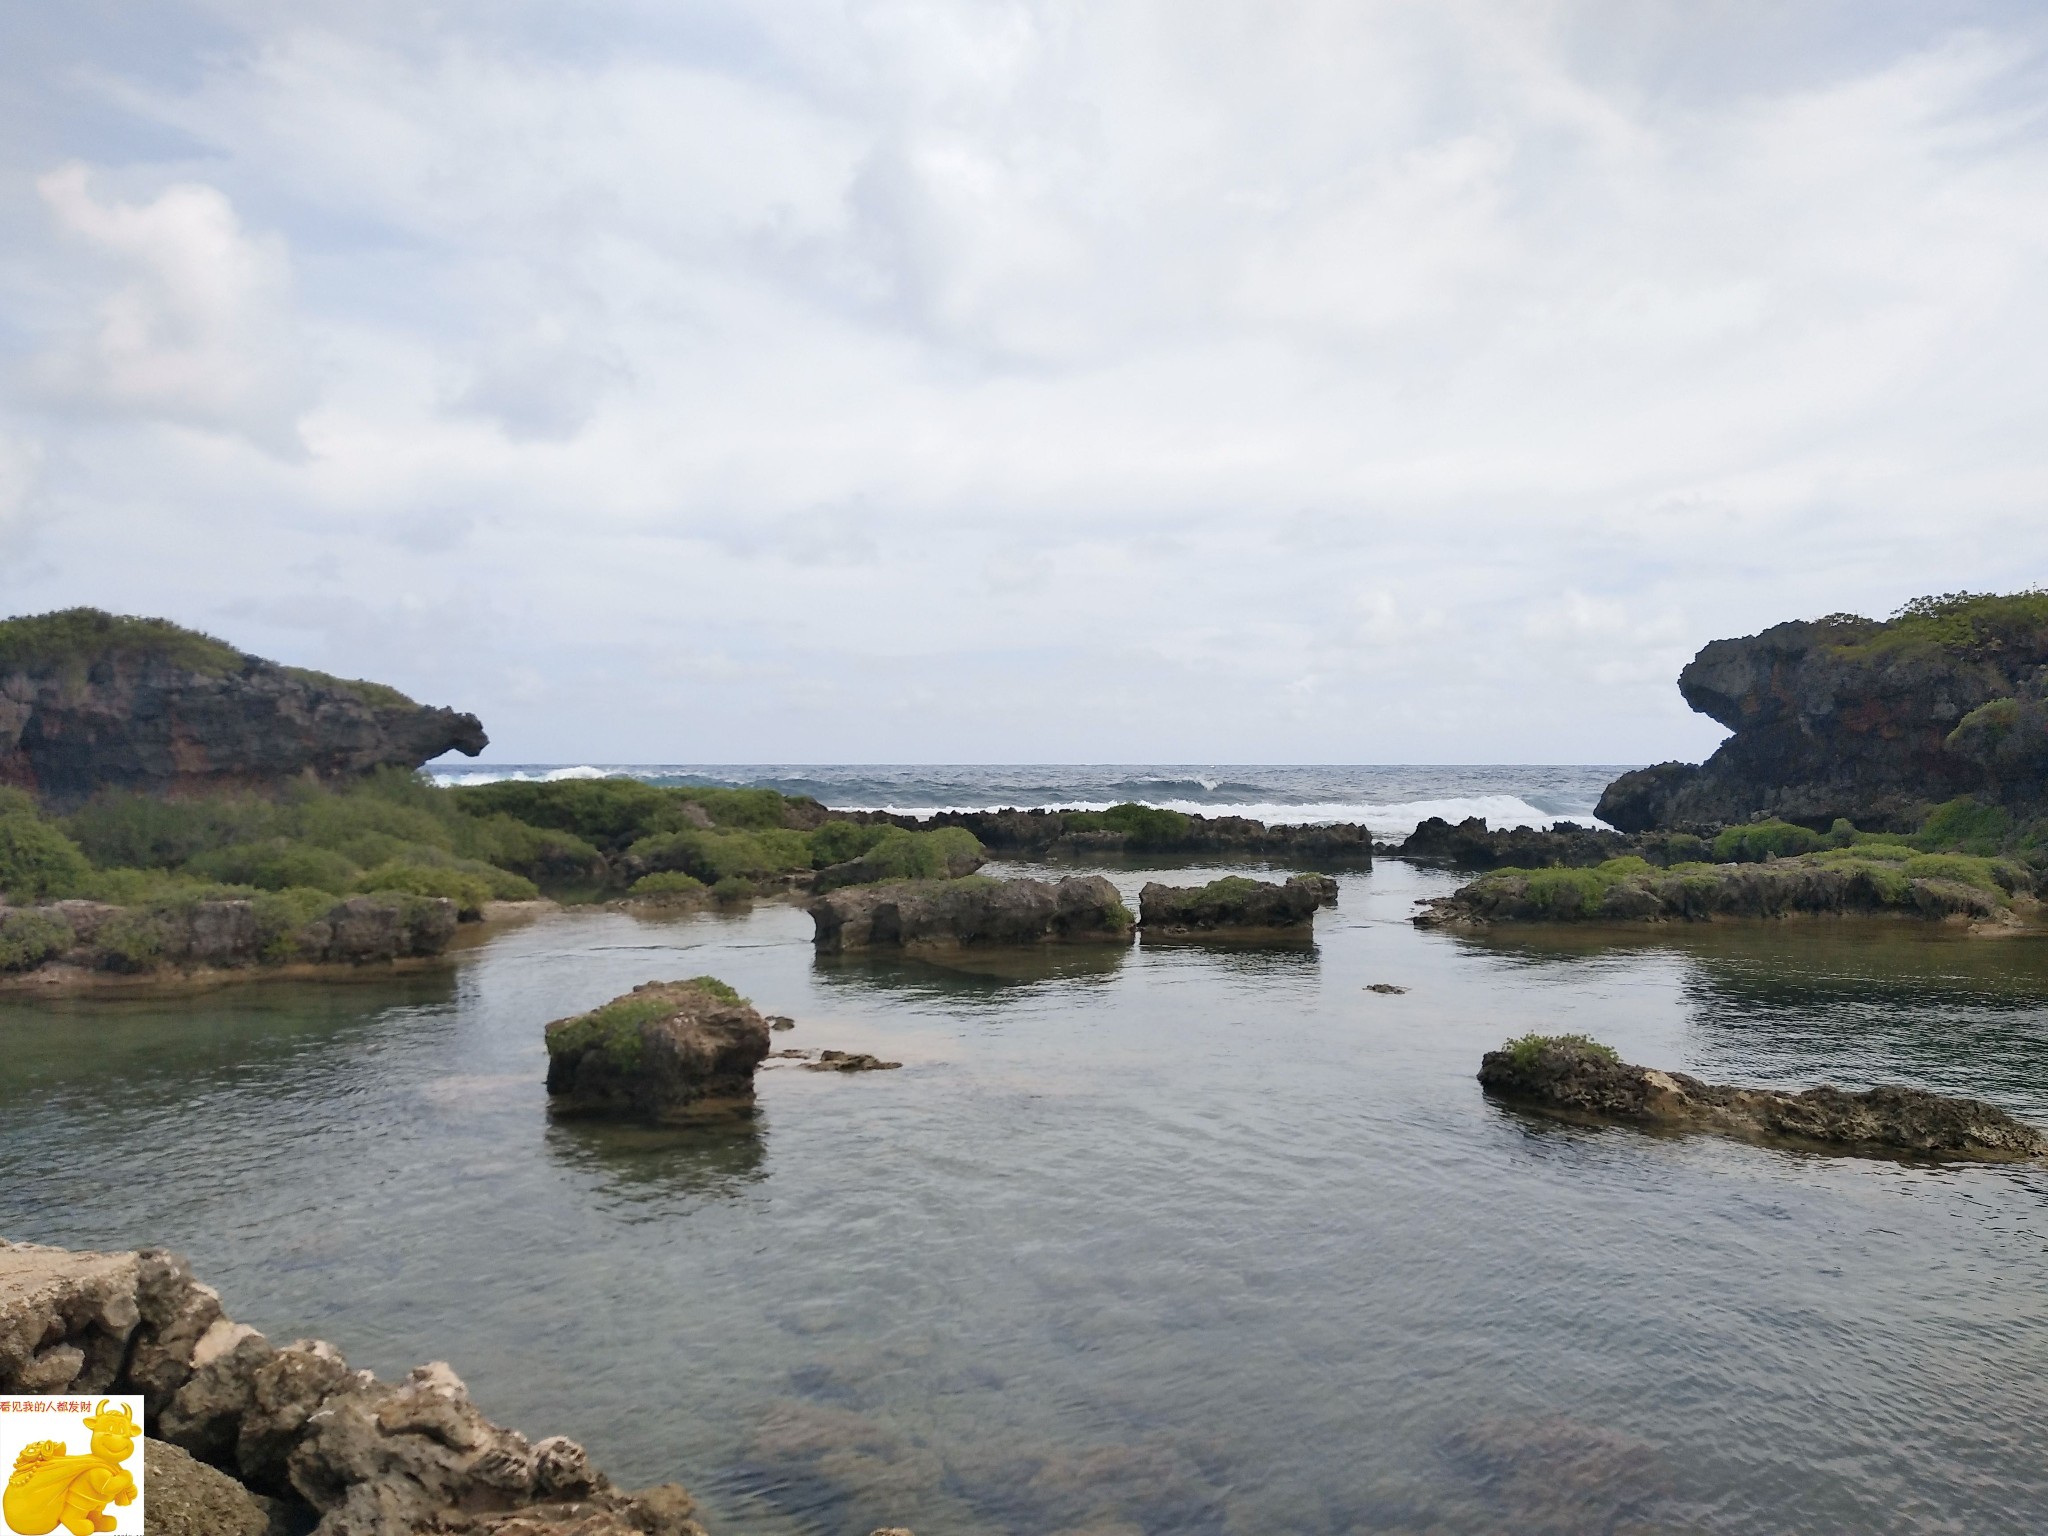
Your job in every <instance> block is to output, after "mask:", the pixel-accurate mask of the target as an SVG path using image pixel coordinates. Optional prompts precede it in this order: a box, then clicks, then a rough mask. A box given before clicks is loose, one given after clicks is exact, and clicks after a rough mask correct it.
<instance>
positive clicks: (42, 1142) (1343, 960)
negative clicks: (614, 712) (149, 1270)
mask: <svg viewBox="0 0 2048 1536" xmlns="http://www.w3.org/2000/svg"><path fill="white" fill-rule="evenodd" d="M1110 873H1111V875H1112V878H1114V879H1116V880H1118V882H1119V883H1120V884H1123V885H1124V886H1126V888H1127V889H1129V890H1131V891H1132V892H1133V893H1134V892H1135V888H1136V886H1137V885H1138V884H1139V883H1142V881H1143V879H1144V878H1146V877H1145V875H1144V874H1143V873H1141V872H1136V871H1131V870H1114V871H1110ZM1211 873H1213V872H1209V871H1198V870H1179V871H1176V872H1174V873H1173V874H1170V875H1168V876H1166V877H1165V878H1168V879H1171V880H1175V881H1191V880H1194V879H1197V878H1203V879H1206V878H1208V877H1209V875H1210V874H1211ZM1450 883H1451V882H1450V881H1449V880H1448V879H1446V877H1443V876H1440V875H1436V874H1431V873H1427V872H1421V871H1416V870H1412V869H1410V868H1408V867H1406V866H1403V865H1400V864H1391V863H1390V864H1382V865H1381V866H1380V867H1378V868H1377V869H1375V870H1374V871H1373V872H1371V873H1370V874H1362V875H1352V876H1346V877H1344V880H1343V897H1342V902H1341V905H1339V906H1338V907H1337V908H1335V909H1334V910H1327V911H1325V912H1323V913H1322V914H1321V915H1320V916H1319V918H1318V922H1317V942H1316V944H1315V946H1314V947H1313V948H1312V949H1301V950H1257V949H1204V948H1197V947H1190V946H1173V947H1170V948H1152V947H1143V946H1141V947H1138V948H1136V949H1133V950H1131V951H1129V952H1119V953H1085V952H1084V953H1074V954H1066V955H1059V956H1051V957H1046V958H1043V959H1037V960H1025V961H1011V962H1007V963H1004V962H992V963H987V964H983V965H979V966H975V967H973V968H969V969H958V968H944V967H938V966H932V965H921V964H915V963H900V962H899V963H889V962H880V961H876V962H863V961H847V962H841V963H830V964H828V963H822V962H818V961H815V960H814V959H813V957H812V954H811V950H810V944H809V937H810V921H809V919H808V918H807V917H806V916H805V915H804V914H803V913H802V912H801V911H800V910H798V909H795V908H792V907H787V906H779V905H778V906H760V907H757V908H755V909H754V910H753V911H752V912H751V913H749V914H747V915H744V916H740V917H731V918H726V917H718V916H709V915H707V916H700V917H694V918H681V919H676V920H672V921H647V920H640V919H636V918H632V917H626V916H621V915H618V914H610V913H587V914H563V915H560V916H556V917H550V918H546V919H543V920H540V921H537V922H534V923H532V924H531V925H529V926H526V927H523V928H517V929H512V930H508V931H505V932H502V933H499V934H496V935H494V936H493V937H491V938H490V939H489V940H488V941H486V942H484V943H482V944H481V945H479V946H478V947H476V948H474V949H473V950H470V951H468V952H466V953H465V954H464V955H463V956H462V957H461V959H460V960H459V962H458V963H457V964H456V965H455V966H454V967H453V968H452V969H451V970H450V971H448V972H446V973H443V974H436V975H431V976H415V977H409V978H403V979H386V980H381V981H364V982H359V983H354V984H349V985H342V986H330V987H312V986H304V985H283V984H254V985H249V986H245V987H241V988H236V989H229V990H222V991H216V992H212V993H207V994H202V995H198V996H189V997H174V998H157V999H151V1000H143V999H131V1000H121V1001H90V1002H88V1001H71V1002H60V1003H51V1002H40V1003H31V1002H26V1001H21V1000H18V999H8V1000H4V1001H0V1235H5V1236H7V1237H11V1238H15V1239H25V1240H30V1241H36V1242H46V1243H57V1244H64V1245H67V1246H74V1247H96V1248H118V1247H128V1246H134V1245H139V1244H161V1245H164V1246H168V1247H171V1248H175V1249H177V1250H179V1251H181V1252H183V1253H185V1254H187V1255H189V1256H190V1258H191V1259H192V1262H193V1264H194V1265H195V1267H196V1268H197V1270H198V1271H199V1273H200V1275H201V1276H202V1277H204V1278H206V1279H207V1280H209V1281H211V1282H212V1283H214V1284H215V1285H217V1286H219V1287H220V1288H221V1290H222V1291H223V1293H224V1295H225V1298H226V1301H227V1304H228V1307H229V1310H230V1311H231V1312H232V1313H233V1315H235V1316H236V1317H238V1318H240V1319H242V1320H244V1321H248V1322H251V1323H254V1324H256V1325H257V1326H258V1327H261V1328H263V1329H264V1330H265V1331H267V1332H269V1333H270V1334H271V1335H272V1336H273V1337H274V1338H281V1339H288V1338H292V1337H296V1336H300V1335H314V1336H319V1337H324V1338H328V1339H331V1340H333V1341H334V1342H335V1343H336V1344H338V1345H339V1346H340V1347H341V1348H342V1349H343V1350H344V1351H345V1352H346V1353H347V1355H348V1356H349V1358H350V1360H351V1361H352V1362H353V1363H355V1364H357V1365H365V1366H369V1367H372V1368H374V1369H376V1370H378V1371H379V1372H380V1373H386V1374H396V1373H400V1372H402V1371H403V1370H404V1369H405V1368H406V1367H408V1366H410V1365H412V1364H414V1363H417V1362H419V1361H422V1360H426V1359H446V1360H448V1361H450V1362H452V1363H453V1364H454V1366H455V1367H456V1369H457V1370H458V1371H459V1372H460V1373H461V1374H462V1376H463V1377H464V1378H465V1379H466V1380H467V1381H468V1382H469V1384H470V1387H471V1390H472V1392H473V1393H474V1395H475V1396H476V1398H477V1400H478V1402H479V1403H480V1404H481V1405H482V1407H483V1408H484V1410H485V1411H486V1412H487V1413H489V1414H491V1415H492V1416H493V1417H494V1418H497V1419H498V1420H500V1421H501V1422H505V1423H508V1424H512V1425H516V1426H518V1427H519V1428H521V1429H523V1430H525V1431H526V1432H528V1433H529V1434H530V1435H534V1436H539V1435H542V1434H549V1433H557V1432H559V1433H567V1434H571V1435H574V1436H576V1437H577V1438H579V1439H581V1440H583V1441H584V1442H585V1443H587V1444H588V1445H589V1446H590V1448H591V1450H592V1451H593V1453H594V1454H595V1456H596V1457H597V1459H598V1461H599V1463H600V1464H601V1465H602V1466H604V1467H605V1468H606V1469H607V1470H609V1471H610V1472H611V1473H612V1474H613V1476H614V1477H615V1478H616V1479H618V1480H619V1481H621V1482H624V1483H628V1484H637V1483H644V1482H652V1481H659V1480H667V1479H675V1480H678V1481H681V1482H683V1483H685V1484H687V1485H688V1486H689V1487H690V1489H691V1490H692V1492H694V1493H695V1494H696V1495H697V1496H698V1498H699V1500H700V1502H701V1503H702V1504H703V1505H704V1507H705V1519H706V1521H707V1524H709V1525H710V1526H711V1528H712V1530H713V1531H714V1532H715V1533H717V1536H770V1533H773V1536H796V1533H804V1536H865V1533H867V1532H868V1531H870V1530H872V1529H873V1528H875V1527H877V1526H881V1525H892V1524H893V1525H907V1526H910V1527H911V1528H913V1529H914V1530H916V1531H917V1532H918V1536H956V1533H957V1536H981V1533H999V1532H1000V1533H1010V1532H1015V1533H1019V1536H1023V1533H1031V1536H1053V1533H1070V1536H1081V1533H1088V1536H1135V1533H1146V1536H1206V1533H1229V1536H1255V1533H1256V1536H1275V1533H1303V1536H1325V1533H1327V1536H1339V1533H1352V1532H1357V1533H1364V1532H1415V1533H1422V1532H1429V1533H1436V1536H1452V1533H1457V1536H1463V1533H1480V1532H1487V1533H1497V1532H1509V1531H1512V1532H1516V1533H1527V1532H1560V1533H1562V1532H1572V1533H1579V1532H1731V1533H1732V1532H1745V1533H1749V1532H1753V1533H1767V1532H1768V1533H1782V1532H1785V1531H1793V1530H1796V1531H1800V1532H1805V1533H1827V1532H1840V1533H1845V1536H1846V1533H1859V1536H1864V1533H1872V1532H1908V1531H1910V1532H1969V1533H1991V1532H2014V1533H2018V1532H2038V1531H2040V1530H2041V1529H2042V1528H2043V1524H2044V1514H2043V1511H2044V1510H2048V1456H2044V1453H2043V1449H2042V1448H2043V1446H2044V1445H2048V1172H2044V1171H2043V1170H2042V1169H2040V1168H2035V1167H2021V1168H2014V1167H1927V1166H1911V1165H1906V1164H1901V1163H1894V1162H1882V1161H1868V1160H1862V1159H1850V1158H1841V1157H1828V1156H1820V1155H1814V1154H1809V1153H1800V1152H1790V1151H1783V1150H1775V1149H1769V1148H1761V1147H1755V1146H1749V1145H1744V1144H1740V1143H1734V1142H1729V1141H1722V1140H1715V1139H1709V1138H1668V1137H1653V1136H1648V1135H1644V1134H1639V1133H1636V1132H1633V1131H1628V1130H1621V1129H1605V1130H1602V1129H1588V1128H1582V1127H1576V1126H1568V1125H1563V1124H1559V1123H1554V1122H1546V1121H1542V1120H1538V1119H1532V1118H1529V1117H1526V1116H1523V1115H1520V1114H1518V1113H1515V1112H1512V1111H1508V1110H1505V1109H1502V1108H1500V1107H1499V1106H1496V1105H1494V1104H1491V1103H1489V1102H1488V1101H1486V1100H1485V1099H1484V1098H1483V1097H1482V1096H1481V1095H1480V1092H1479V1089H1478V1086H1477V1084H1476V1083H1475V1082H1474V1081H1473V1073H1474V1072H1475V1070H1476V1069H1477V1067H1478V1062H1479V1057H1480V1054H1481V1053H1482V1052H1483V1051H1485V1050H1486V1049H1488V1048H1489V1047H1491V1046H1494V1045H1497V1044H1499V1043H1500V1041H1501V1040H1503V1039H1504V1038H1506V1037H1508V1036H1510V1035H1515V1034H1520V1033H1522V1032H1524V1031H1527V1030H1530V1029H1542V1030H1546V1031H1558V1030H1578V1031H1584V1032H1587V1033H1590V1034H1593V1035H1596V1036H1598V1037H1599V1038H1601V1039H1603V1040H1606V1041H1608V1042H1609V1043H1611V1044H1613V1045H1615V1046H1616V1047H1618V1048H1619V1049H1620V1050H1621V1051H1622V1053H1623V1054H1624V1055H1625V1056H1627V1057H1628V1058H1630V1059H1632V1060H1636V1061H1641V1062H1645V1063H1648V1064H1652V1065H1658V1066H1670V1067H1680V1068H1683V1069H1685V1070H1688V1071H1691V1072H1695V1073H1697V1074H1698V1075H1700V1076H1702V1077H1707V1078H1712V1079H1718V1080H1733V1081H1746V1082H1760V1083H1771V1084H1781V1085H1782V1084H1791V1085H1805V1084H1810V1083H1813V1082H1818V1081H1823V1080H1826V1081H1834V1082H1838V1083H1842V1084H1845V1085H1849V1086H1864V1085H1867V1084H1870V1083H1875V1082H1880V1081H1900V1082H1909V1083H1917V1084H1921V1085H1924V1086H1928V1087H1933V1088H1939V1089H1948V1090H1954V1091H1967V1092H1973V1093H1977V1094H1980V1095H1982V1096H1984V1097H1987V1098H1991V1099H1994V1100H1996V1101H1998V1102H1999V1103H2002V1104H2004V1105H2005V1106H2007V1107H2008V1108H2010V1109H2012V1110H2014V1111H2015V1112H2017V1113H2019V1114H2021V1115H2024V1116H2027V1117H2029V1118H2031V1119H2034V1120H2035V1121H2037V1122H2043V1123H2048V944H2044V943H2042V942H2040V941H2034V940H2011V941H2001V942H1970V941H1964V940H1957V939H1952V938H1946V937H1941V936H1936V935H1932V934H1929V933H1926V932H1923V931H1921V930H1917V929H1912V928H1909V927H1907V926H1905V925H1898V924H1861V925H1855V924H1823V923H1803V924H1787V925H1782V926H1774V927H1754V928H1747V927H1746V928H1722V929H1714V930H1704V931H1700V932H1697V933H1688V934H1681V935H1676V936H1666V937H1665V938H1663V939H1660V940H1659V941H1657V942H1642V941H1633V942H1625V943H1624V942H1616V941H1614V940H1613V939H1612V938H1611V937H1609V938H1591V937H1585V936H1580V937H1578V938H1575V939H1573V940H1571V941H1569V942H1567V941H1562V940H1556V939H1545V940H1541V941H1530V942H1519V943H1500V942H1496V943H1475V942H1472V941H1469V940H1462V939H1458V938H1453V937H1449V936H1445V935H1440V934H1425V933H1419V932H1417V931H1416V930H1414V929H1413V928H1411V927H1410V926H1409V924H1408V922H1407V915H1408V912H1409V909H1410V906H1411V903H1412V902H1413V900H1414V899H1415V898H1416V897H1417V896H1420V895H1425V894H1435V893H1438V892H1440V891H1442V890H1443V889H1445V888H1447V886H1448V885H1449V884H1450ZM706 972H708V973H711V974H715V975H718V976H721V977H723V978H725V979H726V980H728V981H730V982H732V983H733V984H734V985H736V986H738V987H739V988H740V989H741V990H742V991H743V992H745V993H747V994H748V995H749V996H751V997H752V998H753V999H754V1000H755V1001H756V1002H757V1003H758V1004H759V1005H760V1006H761V1007H762V1008H763V1009H764V1011H770V1012H778V1013H787V1014H791V1015H793V1016H794V1017H795V1018H796V1019H797V1020H798V1026H799V1027H798V1028H797V1029H796V1030H795V1031H794V1032H792V1033H788V1034H780V1035H777V1036H776V1042H777V1044H778V1045H784V1044H790V1045H803V1046H810V1047H822V1046H838V1047H846V1048H855V1049H861V1050H873V1051H876V1052H878V1053H880V1054H884V1055H886V1056H888V1057H890V1058H892V1059H899V1060H901V1061H903V1062H904V1063H905V1065H904V1067H903V1069H902V1070H901V1071H898V1072H888V1073H875V1074H868V1075H865V1076H854V1077H841V1076H838V1075H836V1074H817V1073H805V1072H801V1071H797V1070H793V1069H790V1068H787V1067H778V1068H776V1069H774V1070H771V1071H764V1073H763V1074H762V1078H761V1084H760V1097H761V1104H762V1108H761V1113H760V1115H759V1116H758V1118H757V1119H756V1121H755V1122H753V1123H752V1124H751V1125H749V1126H746V1127H743V1128H732V1127H727V1128H724V1129H720V1130H709V1131H702V1132H687V1133H686V1132H646V1131H622V1130H603V1129H598V1128H592V1127H578V1126H571V1125H551V1124H549V1122H548V1119H547V1116H546V1113H545V1109H544V1102H545V1101H544V1095H543V1093H542V1090H541V1081H542V1076H543V1072H544V1056H543V1052H542V1049H541V1043H540V1031H541V1026H542V1025H543V1024H544V1023H545V1022H546V1021H547V1020H549V1019H551V1018H555V1017H558V1016H561V1015H563V1014H567V1013H571V1012H575V1011H578V1010H580V1009H583V1008H586V1007H589V1006H591V1005H592V1004H594V1003H596V1002H599V1001H602V1000H603V999H605V998H607V997H610V996H612V995H613V994H615V993H617V992H620V991H623V990H624V989H626V988H627V987H629V986H631V985H633V984H635V983H637V982H640V981H645V980H649V979H651V978H656V977H661V978H671V977H680V976H690V975H695V974H700V973H706ZM1374 982H1391V983H1394V984H1397V985H1400V986H1404V987H1407V988H1408V989H1409V990H1408V991H1407V992H1406V993H1405V994H1403V995H1398V996H1384V995H1379V994H1375V993H1372V992H1369V991H1366V990H1365V988H1366V986H1367V984H1368V983H1374Z"/></svg>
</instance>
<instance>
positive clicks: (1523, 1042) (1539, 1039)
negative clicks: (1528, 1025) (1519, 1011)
mask: <svg viewBox="0 0 2048 1536" xmlns="http://www.w3.org/2000/svg"><path fill="white" fill-rule="evenodd" d="M1501 1049H1502V1050H1504V1051H1506V1052H1507V1053H1508V1059H1509V1060H1510V1061H1512V1062H1513V1063H1514V1064H1515V1066H1516V1067H1518V1068H1520V1069H1521V1070H1522V1071H1525V1072H1526V1071H1527V1070H1529V1068H1531V1067H1533V1066H1535V1065H1536V1063H1537V1062H1538V1061H1539V1060H1541V1059H1542V1057H1543V1055H1544V1053H1545V1052H1546V1051H1553V1050H1562V1051H1570V1052H1571V1053H1572V1054H1574V1055H1579V1056H1593V1057H1596V1058H1598V1059H1599V1060H1601V1061H1606V1062H1619V1061H1620V1060H1621V1053H1620V1052H1619V1051H1617V1050H1615V1049H1614V1047H1613V1046H1611V1045H1602V1044H1601V1043H1600V1042H1599V1041H1598V1040H1595V1039H1594V1038H1593V1037H1592V1036H1591V1035H1538V1034H1527V1035H1521V1036H1518V1037H1517V1038H1515V1039H1513V1040H1510V1041H1508V1043H1507V1044H1506V1045H1504V1046H1502V1047H1501Z"/></svg>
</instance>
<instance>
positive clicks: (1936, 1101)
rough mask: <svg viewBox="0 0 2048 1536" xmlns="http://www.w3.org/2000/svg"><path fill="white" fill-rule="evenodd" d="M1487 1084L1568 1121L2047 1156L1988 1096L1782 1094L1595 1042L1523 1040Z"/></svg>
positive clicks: (1854, 1147)
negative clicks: (1627, 1057)
mask: <svg viewBox="0 0 2048 1536" xmlns="http://www.w3.org/2000/svg"><path fill="white" fill-rule="evenodd" d="M1479 1082H1480V1085H1481V1086H1482V1087H1483V1088H1484V1089H1485V1090H1486V1091H1487V1092H1488V1093H1490V1094H1493V1095H1495V1096H1496V1097H1498V1098H1501V1099H1505V1100H1507V1101H1509V1102H1511V1103H1515V1104H1522V1105H1527V1106H1530V1107H1532V1108H1536V1109H1542V1110H1547V1111H1552V1112H1556V1113H1560V1114H1563V1115H1566V1116H1570V1117H1574V1118H1577V1117H1584V1118H1590V1119H1596V1120H1614V1121H1622V1122H1625V1123H1629V1124H1635V1125H1643V1126H1652V1127H1660V1128H1666V1129H1671V1130H1693V1131H1712V1132H1718V1133H1720V1134H1722V1135H1729V1136H1738V1137H1743V1138H1746V1139H1752V1140H1773V1141H1790V1142H1803V1143H1808V1144H1813V1145H1817V1146H1824V1147H1827V1148H1830V1149H1832V1150H1836V1151H1842V1152H1856V1153H1864V1154H1875V1155H1880V1156H1883V1155H1889V1156H1903V1157H1930V1158H1957V1159H1968V1160H1973V1161H1982V1162H2020V1161H2025V1160H2029V1159H2034V1158H2040V1157H2043V1156H2048V1136H2044V1135H2043V1134H2042V1133H2041V1132H2040V1131H2039V1130H2036V1129H2035V1128H2034V1127H2033V1126H2031V1125H2028V1124H2027V1123H2026V1122H2025V1121H2023V1120H2017V1119H2015V1118H2014V1117H2013V1116H2011V1115H2009V1114H2007V1113H2006V1112H2005V1111H2004V1110H2002V1109H2000V1108H1999V1107H1998V1106H1997V1105H1995V1104H1987V1103H1985V1102H1984V1101H1983V1100H1981V1099H1966V1098H1950V1097H1947V1096H1945V1095H1942V1094H1938V1093H1929V1092H1927V1091H1926V1090H1925V1089H1921V1088H1896V1087H1886V1088H1872V1089H1869V1090H1868V1091H1866V1092H1863V1093H1850V1092H1848V1091H1846V1090H1844V1089H1841V1088H1830V1087H1822V1088H1809V1089H1807V1090H1806V1091H1805V1092H1804V1093H1783V1092H1779V1091H1777V1090H1774V1089H1768V1088H1730V1087H1725V1086H1722V1085H1720V1084H1716V1083H1703V1082H1701V1081H1700V1080H1699V1079H1698V1078H1696V1077H1690V1076H1688V1075H1687V1074H1685V1073H1683V1072H1660V1071H1658V1070H1657V1069H1656V1068H1654V1067H1638V1066H1632V1065H1630V1064H1629V1063H1627V1062H1625V1061H1620V1060H1617V1059H1616V1058H1615V1057H1614V1056H1613V1054H1612V1053H1611V1052H1609V1051H1607V1050H1606V1049H1605V1048H1603V1047H1600V1046H1597V1045H1594V1044H1592V1043H1591V1042H1587V1041H1578V1040H1567V1039H1558V1040H1549V1041H1544V1042H1541V1043H1540V1044H1534V1045H1532V1044H1531V1043H1530V1042H1527V1041H1522V1042H1517V1043H1516V1044H1515V1045H1511V1046H1509V1047H1506V1048H1504V1049H1502V1050H1498V1051H1488V1052H1487V1053H1486V1056H1485V1058H1484V1059H1483V1060H1482V1061H1481V1062H1480V1065H1479Z"/></svg>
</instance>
